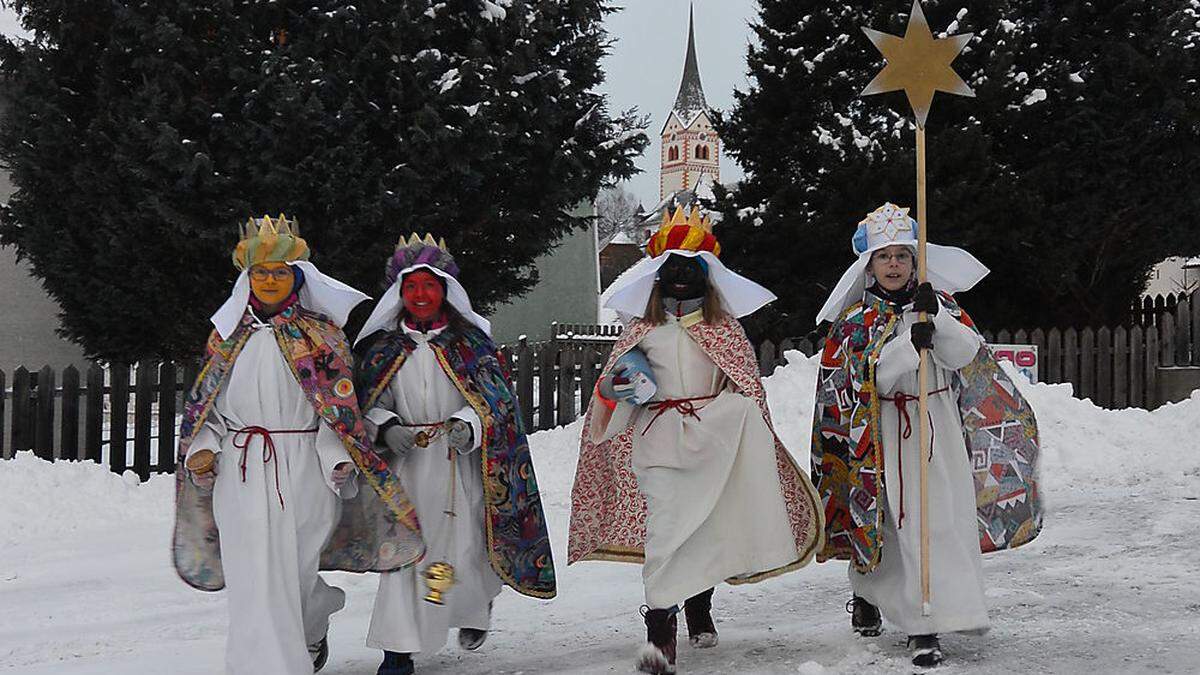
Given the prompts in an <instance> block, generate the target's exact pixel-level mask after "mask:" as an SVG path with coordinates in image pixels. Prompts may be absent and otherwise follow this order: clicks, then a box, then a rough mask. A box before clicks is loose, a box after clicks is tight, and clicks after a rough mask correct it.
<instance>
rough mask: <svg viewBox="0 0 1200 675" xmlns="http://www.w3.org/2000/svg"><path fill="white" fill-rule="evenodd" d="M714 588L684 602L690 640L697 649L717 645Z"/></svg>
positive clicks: (684, 614) (684, 613)
mask: <svg viewBox="0 0 1200 675" xmlns="http://www.w3.org/2000/svg"><path fill="white" fill-rule="evenodd" d="M712 596H713V589H711V588H710V589H708V590H707V591H704V592H703V593H697V594H696V595H693V596H692V597H690V598H688V599H687V602H685V603H683V616H684V618H686V619H687V629H688V642H689V643H691V645H692V646H693V647H696V648H697V649H707V648H709V647H716V646H717V626H716V624H714V623H713V618H712Z"/></svg>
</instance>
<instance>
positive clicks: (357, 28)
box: [0, 0, 647, 360]
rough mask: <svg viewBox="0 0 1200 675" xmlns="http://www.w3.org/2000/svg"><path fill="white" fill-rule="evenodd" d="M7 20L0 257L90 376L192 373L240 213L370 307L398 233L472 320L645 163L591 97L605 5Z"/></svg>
mask: <svg viewBox="0 0 1200 675" xmlns="http://www.w3.org/2000/svg"><path fill="white" fill-rule="evenodd" d="M10 4H11V5H12V6H13V7H15V8H16V10H17V11H18V12H20V13H21V14H22V16H23V20H24V22H25V24H26V26H27V28H28V29H29V30H31V31H32V32H33V34H34V36H35V37H34V40H33V41H32V42H30V43H22V44H11V43H10V44H6V45H4V53H3V67H4V71H5V74H6V77H7V86H8V91H7V98H8V101H9V109H8V111H7V113H6V115H5V118H4V121H3V126H2V128H0V158H2V160H3V161H4V163H5V164H6V165H7V167H8V168H9V170H10V171H11V172H12V179H13V182H14V184H15V185H16V186H17V188H18V192H17V194H16V195H15V196H14V198H13V199H12V200H11V202H10V203H9V204H8V206H7V208H6V209H5V210H4V212H3V220H2V222H0V243H3V244H13V245H16V246H17V247H18V249H19V251H20V253H21V255H22V256H24V257H25V258H26V259H27V260H29V261H30V262H31V263H32V266H33V269H34V272H35V274H37V276H39V277H40V278H42V279H43V280H44V283H45V285H46V287H47V289H48V290H49V291H50V293H51V295H52V296H53V297H54V298H55V299H56V300H58V302H59V303H60V304H61V306H62V307H63V310H64V316H63V326H64V332H65V333H66V335H67V336H68V337H69V338H71V339H73V340H76V341H78V342H80V343H81V344H82V345H83V347H84V349H85V350H86V351H87V353H88V354H90V355H93V356H98V357H102V358H108V359H120V360H131V359H137V358H143V357H148V356H181V355H186V354H189V353H192V352H194V350H195V348H196V346H197V345H199V344H201V342H202V339H203V336H204V334H205V333H206V332H207V330H208V326H207V324H206V321H205V319H204V317H205V316H206V312H207V311H208V310H210V309H215V306H213V307H207V306H204V307H199V306H196V304H195V303H196V301H197V299H200V298H204V299H206V300H203V302H210V301H212V302H215V301H219V299H220V298H221V296H222V291H224V290H225V289H227V288H228V286H229V284H230V282H231V280H232V277H233V269H232V267H231V266H230V264H229V261H228V251H229V246H230V244H231V241H232V237H234V236H235V231H236V230H235V226H236V225H237V223H238V222H239V220H242V219H244V218H245V217H246V216H248V215H250V214H252V213H258V214H260V215H261V214H262V213H266V212H271V213H279V212H280V211H286V212H287V213H288V215H293V216H298V217H299V218H300V221H301V229H302V234H303V235H304V236H305V237H306V238H307V239H308V241H309V244H310V245H311V247H312V249H313V251H314V260H315V261H316V262H317V263H318V264H320V265H321V266H322V269H324V270H326V271H327V272H329V273H330V274H333V275H334V276H336V277H338V278H340V279H344V280H345V281H347V282H348V283H351V284H353V285H355V286H358V287H360V288H363V289H364V290H367V291H374V290H375V289H376V287H377V285H378V283H379V281H380V277H381V274H382V267H381V265H382V261H383V260H384V259H385V257H386V255H387V254H388V253H389V252H390V250H391V248H392V247H393V246H394V245H395V241H396V239H397V238H398V237H399V236H400V235H401V234H407V233H408V232H410V231H420V232H425V231H429V232H432V233H433V234H435V235H438V236H445V238H446V240H447V242H448V244H449V245H450V246H451V247H452V248H453V250H454V252H455V256H456V257H457V258H458V259H459V261H460V262H461V263H462V268H463V270H464V274H463V282H464V284H465V285H466V286H467V287H468V289H469V291H470V293H471V297H472V299H473V300H475V301H476V302H477V304H479V305H481V306H482V308H483V309H485V310H486V308H487V307H490V306H492V305H493V304H495V303H497V302H500V301H502V300H504V299H506V298H510V297H512V296H513V295H514V294H517V293H520V292H522V291H524V290H526V289H528V288H530V287H531V286H532V284H533V283H535V281H536V278H535V272H534V271H533V269H532V267H531V263H532V261H533V260H534V258H536V257H537V256H538V255H540V254H542V253H544V252H546V251H547V250H548V249H549V248H550V247H551V246H553V244H554V243H555V242H556V241H557V240H559V239H560V238H561V237H562V236H563V235H565V234H566V233H568V232H570V231H571V230H572V229H573V228H577V227H580V226H582V225H583V224H584V222H583V221H582V220H581V219H573V218H571V217H570V216H568V215H567V214H568V212H569V211H571V210H572V209H573V208H574V207H575V206H576V205H577V204H579V203H580V202H582V201H584V200H588V199H591V198H593V197H594V196H595V195H596V193H597V191H598V190H599V189H600V187H601V185H602V184H605V183H608V182H610V181H612V180H614V179H619V178H623V177H627V176H629V175H630V174H631V173H632V172H633V171H634V170H635V169H634V167H633V163H632V157H634V156H636V155H637V154H638V153H640V152H641V149H642V148H643V147H644V146H645V144H646V142H647V141H646V139H645V137H644V136H642V135H641V133H640V131H641V129H640V128H639V123H640V120H639V119H638V118H636V117H635V116H634V115H632V114H621V115H616V116H613V115H610V114H609V112H608V110H607V105H606V101H605V98H604V97H603V96H601V95H599V94H597V93H595V91H596V88H597V85H598V84H599V83H600V82H601V81H602V79H603V73H602V72H601V71H600V68H599V61H600V59H601V57H602V56H603V54H604V52H605V50H606V44H607V41H608V37H607V35H606V34H605V32H604V29H603V25H602V21H603V18H604V16H605V15H606V14H607V13H608V12H609V11H611V10H610V9H609V8H607V7H606V3H605V2H604V1H603V0H558V1H556V2H534V1H532V0H490V1H489V0H446V1H440V2H431V1H429V0H405V1H402V2H395V1H392V2H386V1H383V0H361V1H358V2H355V3H353V4H350V3H345V2H335V1H333V0H305V1H304V2H298V1H283V2H273V3H246V2H239V1H235V0H204V1H203V2H197V1H194V0H193V1H183V0H161V1H159V2H154V3H144V2H132V1H126V0H121V1H118V2H96V1H94V0H14V2H12V3H10ZM180 307H187V308H188V310H189V311H187V312H182V313H181V312H180V311H179V308H180Z"/></svg>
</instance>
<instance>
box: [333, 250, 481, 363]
mask: <svg viewBox="0 0 1200 675" xmlns="http://www.w3.org/2000/svg"><path fill="white" fill-rule="evenodd" d="M417 269H426V270H429V271H430V272H433V273H434V274H436V275H438V276H439V277H441V278H442V279H443V280H444V281H445V282H446V301H447V302H449V303H450V304H451V305H452V306H453V307H454V309H457V310H458V313H459V314H462V315H463V318H464V319H466V320H467V321H470V322H471V323H473V324H475V325H476V326H478V327H479V329H480V330H482V331H483V332H484V333H487V334H488V335H489V336H491V334H492V324H491V322H489V321H488V320H487V319H485V318H483V317H482V316H479V315H478V314H476V313H475V310H474V309H472V308H471V298H470V296H468V295H467V289H465V288H463V285H462V284H461V283H459V282H458V279H455V278H454V277H453V276H451V275H450V274H449V273H448V272H444V271H442V270H439V269H438V268H436V267H433V266H431V265H426V264H424V263H422V264H420V265H413V266H411V267H405V268H404V269H402V270H400V272H399V273H398V274H397V275H396V281H395V282H394V283H393V284H392V285H391V286H389V287H388V289H387V291H386V292H385V293H384V294H383V297H381V298H380V299H379V304H377V305H375V310H374V311H372V312H371V316H370V318H368V319H367V322H366V323H365V324H363V327H362V330H361V331H359V333H358V339H356V340H355V341H354V344H355V345H357V344H358V343H359V342H361V341H362V340H363V339H364V338H366V337H367V336H369V335H371V334H373V333H375V332H377V331H381V330H395V329H396V320H397V319H398V318H399V317H400V310H401V309H403V308H404V298H403V297H401V295H400V286H401V285H402V284H403V283H404V275H406V274H408V273H409V272H412V271H413V270H417Z"/></svg>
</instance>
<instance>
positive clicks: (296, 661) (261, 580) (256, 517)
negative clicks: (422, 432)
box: [189, 324, 357, 675]
mask: <svg viewBox="0 0 1200 675" xmlns="http://www.w3.org/2000/svg"><path fill="white" fill-rule="evenodd" d="M252 425H256V426H261V427H265V428H266V429H270V430H291V429H318V431H317V432H316V433H305V434H275V435H273V436H272V439H273V440H274V445H275V458H274V460H273V461H271V462H264V459H263V450H264V449H263V438H262V436H255V437H254V438H253V440H252V441H251V442H250V445H249V447H248V448H247V450H246V479H245V481H243V480H242V476H241V469H240V467H239V464H240V462H241V457H242V451H241V450H240V449H238V448H236V447H234V445H233V443H234V441H235V435H236V433H235V432H236V431H237V430H238V429H241V428H243V427H246V426H252ZM244 439H245V434H242V435H241V438H238V439H237V440H238V441H241V442H244ZM203 448H207V449H211V450H214V451H217V452H218V453H219V454H218V471H219V473H218V475H217V480H216V485H215V486H214V488H213V516H214V518H215V520H216V523H217V528H218V530H219V531H220V533H221V566H222V568H223V569H224V572H225V584H226V589H227V590H228V593H227V594H226V595H227V597H228V598H229V637H228V640H227V642H226V647H225V668H226V672H228V673H231V674H241V673H245V674H246V675H295V674H296V673H305V672H312V657H311V656H309V653H308V645H310V644H314V643H316V642H318V641H320V640H321V638H322V637H324V636H325V634H326V632H327V631H328V629H329V617H330V615H332V614H333V613H334V612H336V611H338V610H340V609H341V608H342V607H343V606H344V605H345V593H343V592H342V590H341V589H339V588H334V587H332V586H329V585H328V584H326V583H325V581H324V580H323V579H322V578H321V577H320V575H319V574H318V569H319V565H320V558H321V551H322V549H324V548H325V544H326V543H327V542H328V540H329V537H330V535H332V534H333V530H334V528H335V527H336V526H337V522H338V518H339V517H340V515H341V503H340V500H339V498H338V497H339V495H338V493H336V492H335V488H334V486H333V483H332V481H331V478H330V474H331V472H332V471H333V468H334V467H335V466H337V465H338V464H340V463H342V462H351V461H352V460H351V458H350V455H349V453H348V452H347V451H346V448H345V447H344V446H343V445H342V442H341V440H340V439H339V438H338V435H337V433H336V432H334V431H333V430H332V429H330V428H329V426H328V425H326V424H324V423H323V422H322V421H321V420H320V418H319V417H318V415H317V413H316V411H315V410H314V409H313V407H312V404H310V403H309V401H308V399H307V398H306V397H305V395H304V391H303V390H302V389H301V388H300V384H299V383H298V382H297V381H296V377H295V375H293V374H292V371H291V369H290V368H289V366H288V364H287V362H286V361H285V360H284V356H283V353H282V352H281V351H280V349H279V345H278V343H277V342H276V340H275V335H274V332H273V329H272V328H271V327H270V326H269V325H265V324H259V325H257V326H256V327H255V329H254V333H253V334H251V336H250V337H249V339H248V340H247V341H246V344H245V346H244V347H243V348H242V351H241V353H240V354H239V355H238V357H237V360H236V361H235V362H234V364H233V372H232V373H230V374H229V377H228V380H227V381H226V383H225V386H224V388H223V389H222V390H221V392H220V393H219V394H218V395H217V399H216V401H215V402H214V404H213V408H212V410H211V411H210V412H209V414H208V417H207V419H206V420H205V423H204V427H203V428H202V429H201V430H200V432H199V433H198V434H197V435H196V438H195V440H194V441H193V442H192V445H191V448H190V450H189V454H192V453H194V452H195V451H197V450H200V449H203ZM277 470H278V493H277V492H276V471H277ZM355 494H357V484H356V483H355V482H354V479H353V478H351V480H350V482H349V483H347V485H346V487H344V488H343V492H342V496H343V497H345V498H351V497H353V496H354V495H355ZM280 495H282V498H283V505H282V506H281V505H280Z"/></svg>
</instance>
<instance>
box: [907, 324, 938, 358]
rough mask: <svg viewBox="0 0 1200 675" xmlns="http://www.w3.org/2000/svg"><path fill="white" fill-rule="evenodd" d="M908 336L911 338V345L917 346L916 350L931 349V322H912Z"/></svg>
mask: <svg viewBox="0 0 1200 675" xmlns="http://www.w3.org/2000/svg"><path fill="white" fill-rule="evenodd" d="M909 337H910V338H911V339H912V343H913V346H914V347H916V348H917V351H921V350H922V349H933V322H932V321H918V322H917V323H914V324H913V326H912V330H911V332H910V333H909Z"/></svg>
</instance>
